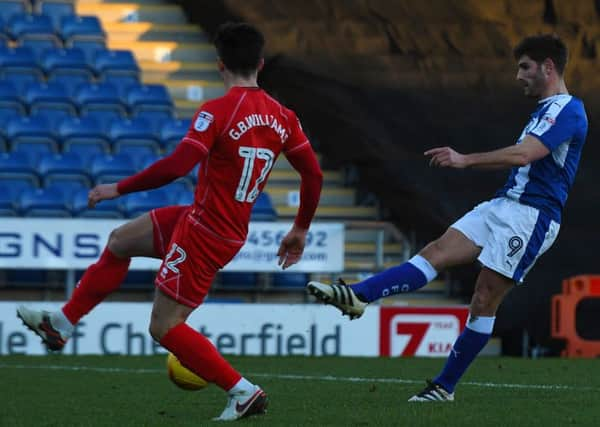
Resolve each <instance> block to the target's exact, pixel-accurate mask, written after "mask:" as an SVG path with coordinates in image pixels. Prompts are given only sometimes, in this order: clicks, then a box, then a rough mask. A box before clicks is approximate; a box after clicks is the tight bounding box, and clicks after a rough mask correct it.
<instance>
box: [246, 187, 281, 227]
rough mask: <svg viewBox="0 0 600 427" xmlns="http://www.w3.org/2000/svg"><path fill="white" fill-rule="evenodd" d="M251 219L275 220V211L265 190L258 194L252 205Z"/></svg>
mask: <svg viewBox="0 0 600 427" xmlns="http://www.w3.org/2000/svg"><path fill="white" fill-rule="evenodd" d="M250 219H251V220H252V221H275V220H277V212H276V211H275V209H274V208H273V203H272V202H271V197H269V195H268V194H267V193H265V192H262V193H260V194H259V195H258V198H257V199H256V202H255V203H254V206H253V207H252V214H251V217H250Z"/></svg>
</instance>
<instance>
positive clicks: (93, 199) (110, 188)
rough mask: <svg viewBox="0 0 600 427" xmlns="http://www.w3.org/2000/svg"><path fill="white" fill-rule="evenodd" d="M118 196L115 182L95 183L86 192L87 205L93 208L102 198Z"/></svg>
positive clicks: (107, 198)
mask: <svg viewBox="0 0 600 427" xmlns="http://www.w3.org/2000/svg"><path fill="white" fill-rule="evenodd" d="M119 196H120V194H119V192H118V191H117V184H116V183H114V184H100V185H96V186H95V187H94V188H92V189H91V190H90V192H89V193H88V207H89V208H94V207H95V206H96V204H97V203H98V202H101V201H102V200H109V199H115V198H117V197H119Z"/></svg>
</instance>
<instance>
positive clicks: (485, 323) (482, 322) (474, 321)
mask: <svg viewBox="0 0 600 427" xmlns="http://www.w3.org/2000/svg"><path fill="white" fill-rule="evenodd" d="M495 321H496V316H493V317H483V316H480V317H471V313H469V317H468V318H467V328H469V329H471V330H472V331H475V332H479V333H480V334H488V335H490V334H491V333H492V331H493V330H494V322H495Z"/></svg>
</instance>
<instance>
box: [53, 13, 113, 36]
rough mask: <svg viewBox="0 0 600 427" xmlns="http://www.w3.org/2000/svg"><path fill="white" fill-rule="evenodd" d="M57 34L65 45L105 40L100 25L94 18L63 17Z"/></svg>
mask: <svg viewBox="0 0 600 427" xmlns="http://www.w3.org/2000/svg"><path fill="white" fill-rule="evenodd" d="M59 32H60V35H61V37H62V39H63V40H64V41H65V43H70V42H73V41H74V40H94V41H104V40H106V35H105V34H104V31H103V30H102V24H101V23H100V20H99V19H98V18H97V17H96V16H78V15H70V16H63V17H62V19H61V21H60V31H59Z"/></svg>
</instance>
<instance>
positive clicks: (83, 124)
mask: <svg viewBox="0 0 600 427" xmlns="http://www.w3.org/2000/svg"><path fill="white" fill-rule="evenodd" d="M58 137H59V139H60V140H61V141H62V144H63V150H64V151H71V150H70V148H69V147H70V145H71V144H75V143H77V144H78V145H82V144H92V145H98V144H100V145H102V147H103V150H102V151H103V152H106V153H108V151H109V149H110V141H109V139H108V137H107V136H106V132H104V131H103V130H102V128H101V127H100V124H99V123H98V121H97V120H96V119H94V118H93V117H71V118H68V119H65V120H63V121H62V122H60V125H59V126H58Z"/></svg>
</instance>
